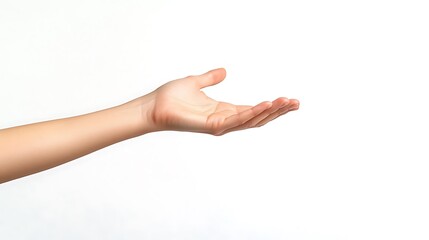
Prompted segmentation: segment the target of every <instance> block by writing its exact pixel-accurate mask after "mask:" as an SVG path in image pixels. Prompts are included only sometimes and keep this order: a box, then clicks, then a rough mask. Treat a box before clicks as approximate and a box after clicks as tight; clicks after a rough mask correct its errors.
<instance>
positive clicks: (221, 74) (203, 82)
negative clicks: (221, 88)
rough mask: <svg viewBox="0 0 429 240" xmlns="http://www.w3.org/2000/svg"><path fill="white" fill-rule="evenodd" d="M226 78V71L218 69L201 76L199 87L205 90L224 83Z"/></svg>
mask: <svg viewBox="0 0 429 240" xmlns="http://www.w3.org/2000/svg"><path fill="white" fill-rule="evenodd" d="M225 77H226V70H225V69H224V68H217V69H213V70H210V71H208V72H206V73H204V74H203V75H201V76H200V81H199V85H200V86H199V87H200V88H205V87H208V86H213V85H216V84H218V83H220V82H222V81H223V80H224V79H225Z"/></svg>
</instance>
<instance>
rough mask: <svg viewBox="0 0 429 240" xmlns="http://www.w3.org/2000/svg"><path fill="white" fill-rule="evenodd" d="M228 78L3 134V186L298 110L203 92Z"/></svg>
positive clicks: (162, 90) (292, 103) (293, 104)
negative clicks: (175, 135)
mask: <svg viewBox="0 0 429 240" xmlns="http://www.w3.org/2000/svg"><path fill="white" fill-rule="evenodd" d="M225 76H226V71H225V69H222V68H220V69H215V70H211V71H209V72H207V73H205V74H202V75H198V76H189V77H186V78H182V79H178V80H174V81H171V82H168V83H166V84H164V85H162V86H161V87H159V88H158V89H156V90H155V91H153V92H151V93H149V94H147V95H144V96H142V97H140V98H137V99H134V100H132V101H130V102H127V103H125V104H122V105H119V106H115V107H112V108H109V109H105V110H101V111H97V112H93V113H89V114H85V115H80V116H76V117H70V118H64V119H58V120H52V121H47V122H40V123H33V124H29V125H24V126H18V127H12V128H7V129H3V130H0V183H4V182H7V181H10V180H13V179H17V178H20V177H24V176H27V175H30V174H34V173H37V172H40V171H43V170H46V169H49V168H52V167H55V166H58V165H61V164H63V163H66V162H68V161H71V160H74V159H76V158H79V157H82V156H84V155H87V154H89V153H91V152H94V151H96V150H99V149H102V148H104V147H107V146H109V145H112V144H114V143H117V142H120V141H123V140H126V139H130V138H133V137H137V136H140V135H144V134H147V133H151V132H157V131H166V130H168V131H188V132H198V133H207V134H211V135H215V136H220V135H223V134H226V133H229V132H233V131H238V130H244V129H248V128H254V127H260V126H263V125H265V124H266V123H268V122H270V121H272V120H274V119H276V118H277V117H279V116H282V115H284V114H286V113H287V112H289V111H293V110H297V109H298V108H299V102H298V100H295V99H287V98H285V97H280V98H277V99H276V100H274V101H272V102H270V101H265V102H261V103H259V104H257V105H255V106H241V105H233V104H230V103H226V102H219V101H216V100H213V99H211V98H210V97H208V96H207V95H205V94H204V92H202V91H201V89H203V88H205V87H209V86H212V85H215V84H218V83H220V82H221V81H223V80H224V79H225Z"/></svg>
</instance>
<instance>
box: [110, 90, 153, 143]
mask: <svg viewBox="0 0 429 240" xmlns="http://www.w3.org/2000/svg"><path fill="white" fill-rule="evenodd" d="M153 102H154V97H153V94H152V93H150V94H147V95H145V96H142V97H139V98H137V99H134V100H132V101H130V102H127V103H125V104H122V105H119V106H117V107H115V109H116V111H117V112H118V114H119V115H120V116H123V117H124V118H125V119H123V121H124V123H126V126H127V128H128V130H127V131H128V132H129V133H130V135H131V137H137V136H140V135H143V134H147V133H150V132H155V131H157V130H156V127H155V124H154V123H153V119H152V117H151V114H150V113H151V109H153V107H152V105H153Z"/></svg>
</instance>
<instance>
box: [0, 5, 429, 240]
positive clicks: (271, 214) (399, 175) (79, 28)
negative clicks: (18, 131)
mask: <svg viewBox="0 0 429 240" xmlns="http://www.w3.org/2000/svg"><path fill="white" fill-rule="evenodd" d="M426 2H427V1H413V0H411V1H405V0H404V1H381V0H363V1H362V0H361V1H339V0H337V1H334V0H328V1H310V0H304V1H266V0H265V1H227V0H217V1H196V0H195V1H190V0H182V1H168V0H164V1H119V0H117V1H113V0H112V1H101V0H98V1H96V0H74V1H54V0H52V1H48V0H39V1H30V0H28V1H24V0H13V1H12V0H10V1H8V0H1V1H0V106H1V107H0V128H6V127H11V126H16V125H21V124H26V123H30V122H37V121H43V120H48V119H55V118H62V117H68V116H73V115H78V114H83V113H87V112H91V111H95V110H99V109H103V108H107V107H111V106H115V105H117V104H121V103H123V102H126V101H128V100H131V99H133V98H136V97H138V96H140V95H143V94H145V93H147V92H149V91H152V90H153V89H154V88H156V87H158V86H159V85H161V84H163V83H165V82H167V81H169V80H173V79H176V78H181V77H184V76H187V75H195V74H200V73H203V72H205V71H207V70H210V69H212V68H217V67H225V68H226V69H227V71H228V76H227V79H226V80H225V81H224V82H223V83H221V84H220V85H218V86H215V87H212V88H210V89H207V91H206V93H207V94H208V95H210V96H212V97H213V98H216V99H218V100H222V101H230V102H233V103H237V104H255V103H258V102H260V101H263V100H273V99H275V98H277V97H279V96H286V97H289V98H298V99H299V100H300V101H301V109H300V110H299V111H297V112H293V113H290V114H288V115H286V116H284V117H282V118H279V119H278V120H276V121H274V122H272V123H270V124H268V125H267V126H265V127H263V128H258V129H252V130H248V131H243V132H237V133H232V134H230V135H226V136H222V137H212V136H208V135H202V134H191V133H177V132H163V133H156V134H148V135H145V136H142V137H139V138H136V139H132V140H129V141H126V142H122V143H119V144H116V145H114V146H111V147H109V148H106V149H103V150H100V151H98V152H95V153H93V154H90V155H88V156H86V157H83V158H81V159H79V160H76V161H73V162H71V163H68V164H65V165H62V166H60V167H57V168H54V169H51V170H48V171H45V172H43V173H39V174H36V175H32V176H29V177H25V178H22V179H19V180H15V181H12V182H8V183H5V184H2V185H0V238H1V239H8V240H15V239H150V240H152V239H154V240H157V239H264V240H265V239H269V240H276V239H293V240H295V239H296V240H298V239H299V240H301V239H318V240H320V239H329V240H331V239H341V240H342V239H367V240H368V239H377V240H378V239H413V240H418V239H428V238H429V230H428V226H429V204H428V202H429V190H428V189H429V188H428V187H429V186H428V185H429V176H428V172H429V163H428V160H429V154H428V140H429V139H428V136H429V128H428V122H429V117H428V114H427V112H428V104H429V97H428V94H427V90H428V87H426V86H427V85H426V84H427V82H428V80H429V47H428V46H429V44H428V43H429V14H428V12H429V8H428V5H427V3H426ZM17 151H19V149H17Z"/></svg>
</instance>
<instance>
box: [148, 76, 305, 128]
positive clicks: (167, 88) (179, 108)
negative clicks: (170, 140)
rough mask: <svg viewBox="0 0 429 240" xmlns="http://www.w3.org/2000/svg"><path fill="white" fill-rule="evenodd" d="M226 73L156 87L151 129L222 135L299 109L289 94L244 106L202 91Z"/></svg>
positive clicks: (297, 103)
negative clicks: (223, 100)
mask: <svg viewBox="0 0 429 240" xmlns="http://www.w3.org/2000/svg"><path fill="white" fill-rule="evenodd" d="M225 76H226V71H225V69H222V68H220V69H215V70H211V71H209V72H207V73H205V74H202V75H199V76H189V77H186V78H182V79H178V80H174V81H171V82H168V83H166V84H164V85H162V86H161V87H159V88H158V89H156V90H155V91H154V92H152V93H151V94H150V101H149V102H150V103H149V104H147V102H146V109H147V110H146V116H145V117H146V120H145V121H146V123H147V122H150V123H151V125H152V129H151V131H162V130H176V131H190V132H201V133H209V134H213V135H216V136H218V135H223V134H225V133H229V132H232V131H238V130H243V129H247V128H253V127H260V126H263V125H265V124H266V123H268V122H270V121H272V120H274V119H275V118H277V117H279V116H281V115H284V114H286V113H287V112H289V111H293V110H297V109H298V108H299V102H298V100H295V99H290V100H289V99H287V98H285V97H281V98H278V99H276V100H275V101H273V102H269V101H265V102H261V103H259V104H258V105H256V106H241V105H233V104H230V103H226V102H219V101H216V100H213V99H211V98H210V97H208V96H207V95H206V94H204V93H203V92H202V91H201V89H203V88H205V87H208V86H213V85H216V84H218V83H220V82H221V81H223V80H224V79H225Z"/></svg>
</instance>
